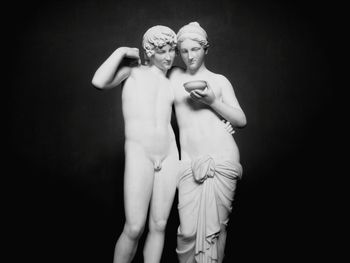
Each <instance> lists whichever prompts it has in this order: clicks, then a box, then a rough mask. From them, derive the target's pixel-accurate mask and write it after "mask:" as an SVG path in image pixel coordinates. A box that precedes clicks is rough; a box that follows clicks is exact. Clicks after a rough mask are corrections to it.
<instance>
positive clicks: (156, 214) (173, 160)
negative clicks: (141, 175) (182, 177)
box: [143, 154, 179, 263]
mask: <svg viewBox="0 0 350 263" xmlns="http://www.w3.org/2000/svg"><path fill="white" fill-rule="evenodd" d="M178 162H179V160H178V156H177V154H173V155H170V156H168V157H167V158H166V159H165V160H164V161H163V163H162V169H161V170H160V171H159V172H157V173H156V174H155V178H154V184H153V193H152V200H151V208H150V216H149V233H148V235H147V239H146V243H145V248H144V251H143V253H144V260H145V261H144V262H145V263H156V262H160V259H161V256H162V251H163V246H164V233H165V227H166V223H167V220H168V217H169V213H170V210H171V207H172V204H173V201H174V196H175V191H176V183H177V174H178Z"/></svg>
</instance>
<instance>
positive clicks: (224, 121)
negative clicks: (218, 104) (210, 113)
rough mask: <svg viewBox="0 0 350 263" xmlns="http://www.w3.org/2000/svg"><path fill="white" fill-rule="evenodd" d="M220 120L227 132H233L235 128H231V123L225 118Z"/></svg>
mask: <svg viewBox="0 0 350 263" xmlns="http://www.w3.org/2000/svg"><path fill="white" fill-rule="evenodd" d="M222 122H223V123H224V126H225V129H226V131H227V132H228V133H230V134H234V133H235V130H234V129H233V126H232V125H231V123H230V122H229V121H227V120H222Z"/></svg>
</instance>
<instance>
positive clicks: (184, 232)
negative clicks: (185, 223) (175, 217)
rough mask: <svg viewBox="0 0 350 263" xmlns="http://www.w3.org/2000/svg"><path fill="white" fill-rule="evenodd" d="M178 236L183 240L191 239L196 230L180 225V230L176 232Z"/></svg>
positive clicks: (194, 235) (193, 237)
mask: <svg viewBox="0 0 350 263" xmlns="http://www.w3.org/2000/svg"><path fill="white" fill-rule="evenodd" d="M178 237H180V238H181V239H184V240H188V241H191V240H192V239H195V237H196V230H195V228H194V227H191V228H188V227H180V231H179V232H178Z"/></svg>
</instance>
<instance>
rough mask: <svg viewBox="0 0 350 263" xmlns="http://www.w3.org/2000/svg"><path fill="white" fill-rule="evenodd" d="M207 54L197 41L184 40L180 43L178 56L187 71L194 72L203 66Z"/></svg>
mask: <svg viewBox="0 0 350 263" xmlns="http://www.w3.org/2000/svg"><path fill="white" fill-rule="evenodd" d="M206 53H207V52H206V51H205V50H204V48H203V47H202V46H201V44H199V43H198V42H197V41H194V40H192V39H189V38H187V39H185V40H184V41H182V42H181V43H180V54H181V58H182V60H183V62H184V63H185V65H186V67H187V69H189V70H191V71H196V70H198V69H199V67H200V66H201V65H202V64H203V61H204V57H205V54H206Z"/></svg>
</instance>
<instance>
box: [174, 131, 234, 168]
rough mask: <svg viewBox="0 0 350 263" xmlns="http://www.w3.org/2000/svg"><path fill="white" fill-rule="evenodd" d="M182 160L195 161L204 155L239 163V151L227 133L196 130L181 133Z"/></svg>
mask: <svg viewBox="0 0 350 263" xmlns="http://www.w3.org/2000/svg"><path fill="white" fill-rule="evenodd" d="M180 145H181V159H182V160H184V159H186V158H188V159H190V160H193V159H196V158H198V157H200V156H203V155H207V154H208V155H210V156H212V157H213V158H218V159H229V160H232V161H235V162H239V157H240V156H239V149H238V146H237V144H236V142H235V140H234V138H233V136H232V135H231V134H230V133H229V132H228V131H226V130H225V129H224V128H223V129H222V130H213V129H211V128H209V129H208V131H204V132H203V131H202V132H200V131H195V130H194V129H191V130H187V131H183V132H181V137H180Z"/></svg>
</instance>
